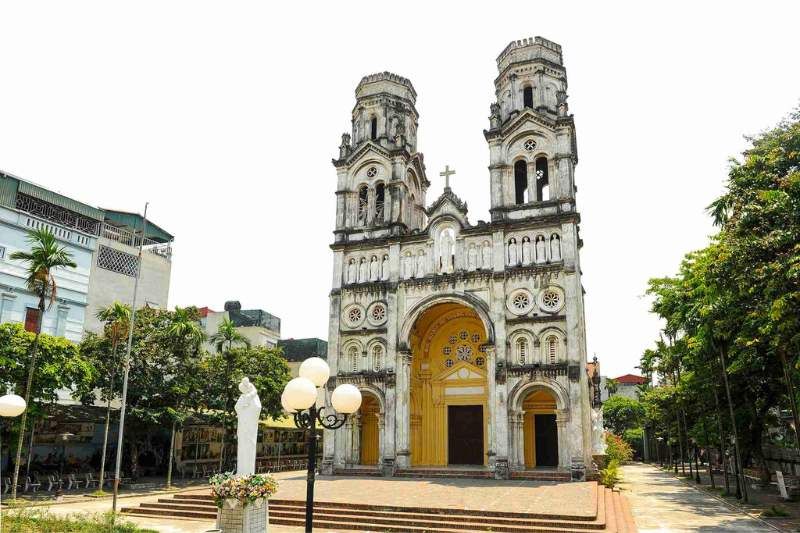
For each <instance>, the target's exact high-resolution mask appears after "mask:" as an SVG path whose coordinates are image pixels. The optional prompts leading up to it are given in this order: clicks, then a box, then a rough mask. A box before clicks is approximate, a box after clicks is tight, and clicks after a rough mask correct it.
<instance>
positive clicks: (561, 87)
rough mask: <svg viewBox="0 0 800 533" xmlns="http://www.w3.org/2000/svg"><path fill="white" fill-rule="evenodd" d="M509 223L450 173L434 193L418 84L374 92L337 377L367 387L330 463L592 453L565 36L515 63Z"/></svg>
mask: <svg viewBox="0 0 800 533" xmlns="http://www.w3.org/2000/svg"><path fill="white" fill-rule="evenodd" d="M497 67H498V75H497V78H496V79H495V82H494V83H495V88H496V95H497V98H496V101H495V102H492V103H491V105H490V116H489V124H488V129H486V130H484V132H483V133H484V136H485V138H486V142H487V144H488V148H489V175H488V180H487V181H488V185H489V187H488V189H489V194H490V196H491V210H490V213H491V221H490V222H483V221H481V222H478V223H476V224H475V223H471V222H470V221H469V219H468V217H467V206H466V204H465V203H464V202H463V201H462V200H461V199H459V197H458V196H457V195H456V194H455V192H454V191H453V189H452V188H451V187H450V186H449V175H450V174H451V171H449V169H446V171H445V172H443V173H442V174H443V175H444V176H445V179H446V180H447V181H446V187H445V189H444V193H443V194H442V195H441V196H440V197H439V198H437V199H435V200H434V201H433V202H432V203H428V199H427V198H426V193H427V190H428V187H429V186H430V181H429V180H428V177H427V176H426V170H425V164H424V160H423V155H422V153H420V152H418V151H417V126H418V119H419V115H418V113H417V109H416V107H415V102H416V98H417V94H416V91H415V90H414V87H413V85H412V84H411V82H410V81H409V80H408V79H406V78H403V77H401V76H398V75H396V74H391V73H388V72H383V73H380V74H373V75H369V76H366V77H364V78H363V79H362V80H361V82H360V83H359V84H358V86H357V87H356V91H355V93H356V102H355V106H354V108H353V113H352V117H353V118H352V129H351V131H350V133H345V134H344V135H342V142H341V146H339V154H338V158H336V159H334V160H333V166H334V167H335V168H336V173H337V189H336V228H335V231H334V234H335V242H334V243H333V244H332V246H331V248H332V249H333V251H334V264H333V287H332V290H331V293H330V330H329V345H328V361H329V363H330V366H331V369H332V374H333V375H334V376H335V377H334V378H332V379H331V381H330V382H329V384H330V386H331V387H333V386H335V385H336V384H339V383H352V384H354V385H356V386H357V387H358V388H359V389H360V390H361V391H362V394H363V403H362V406H361V409H360V412H359V413H358V414H357V415H355V416H353V417H351V419H350V420H349V422H348V423H347V424H346V426H345V427H344V428H342V429H340V430H337V431H326V434H325V437H324V455H323V470H324V471H326V472H327V473H331V472H335V471H337V470H343V469H351V468H355V467H356V465H364V467H368V468H375V469H379V470H382V471H383V472H384V474H386V475H392V474H393V473H395V472H396V471H397V470H398V469H400V470H403V469H409V468H419V467H424V468H427V469H430V468H436V469H443V468H448V467H451V466H454V465H459V466H462V465H474V468H481V469H487V470H491V471H494V473H495V476H496V477H498V478H504V477H508V476H509V472H510V471H511V472H513V471H516V470H524V469H531V468H536V467H539V468H541V467H550V468H555V469H560V470H564V471H570V470H571V471H572V472H573V476H575V475H577V477H581V476H582V475H583V472H584V471H585V470H584V468H585V467H584V465H591V448H592V422H591V420H592V417H591V410H592V403H593V402H592V395H593V392H592V384H591V382H590V381H589V380H588V379H587V373H586V337H585V323H584V303H583V288H582V284H581V267H580V258H579V250H580V248H581V239H580V235H579V223H580V215H579V214H578V211H577V208H576V202H575V192H576V187H575V179H574V171H575V165H576V163H577V161H578V156H577V150H576V140H575V124H574V120H573V117H572V115H570V114H569V112H568V108H567V77H566V70H565V68H564V64H563V60H562V53H561V46H559V45H558V44H555V43H553V42H551V41H548V40H546V39H543V38H541V37H536V38H530V39H523V40H520V41H513V42H511V43H510V44H509V45H508V46H507V47H506V48H505V50H503V52H502V53H501V54H500V56H499V57H498V58H497Z"/></svg>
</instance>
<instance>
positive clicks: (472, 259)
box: [467, 243, 478, 272]
mask: <svg viewBox="0 0 800 533" xmlns="http://www.w3.org/2000/svg"><path fill="white" fill-rule="evenodd" d="M477 268H478V248H477V247H476V246H475V244H474V243H473V244H470V245H469V249H468V250H467V270H469V271H470V272H474V271H475V270H477Z"/></svg>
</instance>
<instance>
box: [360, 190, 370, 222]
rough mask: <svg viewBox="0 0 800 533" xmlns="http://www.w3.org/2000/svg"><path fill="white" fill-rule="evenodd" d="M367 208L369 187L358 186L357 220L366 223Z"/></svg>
mask: <svg viewBox="0 0 800 533" xmlns="http://www.w3.org/2000/svg"><path fill="white" fill-rule="evenodd" d="M368 208H369V189H367V186H366V185H362V186H361V187H359V188H358V222H359V224H366V223H367V209H368Z"/></svg>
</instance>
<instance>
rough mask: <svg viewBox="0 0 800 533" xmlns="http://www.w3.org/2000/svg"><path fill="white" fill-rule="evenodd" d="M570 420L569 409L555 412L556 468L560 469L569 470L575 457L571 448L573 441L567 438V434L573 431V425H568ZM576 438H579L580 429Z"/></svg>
mask: <svg viewBox="0 0 800 533" xmlns="http://www.w3.org/2000/svg"><path fill="white" fill-rule="evenodd" d="M570 420H571V418H570V415H569V409H559V410H558V411H557V412H556V431H557V432H558V466H559V467H560V468H569V467H570V466H571V464H572V459H571V458H572V456H574V455H576V453H575V450H574V449H573V448H572V444H573V443H572V441H573V439H571V438H569V437H570V436H569V435H568V434H567V433H568V432H571V431H574V430H575V428H573V427H572V426H573V424H570V423H569V422H570ZM578 438H579V439H580V438H581V435H580V428H578Z"/></svg>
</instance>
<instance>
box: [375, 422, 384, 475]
mask: <svg viewBox="0 0 800 533" xmlns="http://www.w3.org/2000/svg"><path fill="white" fill-rule="evenodd" d="M375 416H376V417H378V468H380V467H381V465H382V464H383V453H384V452H383V450H384V444H383V441H384V439H385V438H386V427H385V426H386V423H385V422H386V416H385V415H384V414H383V413H378V414H376V415H375Z"/></svg>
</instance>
